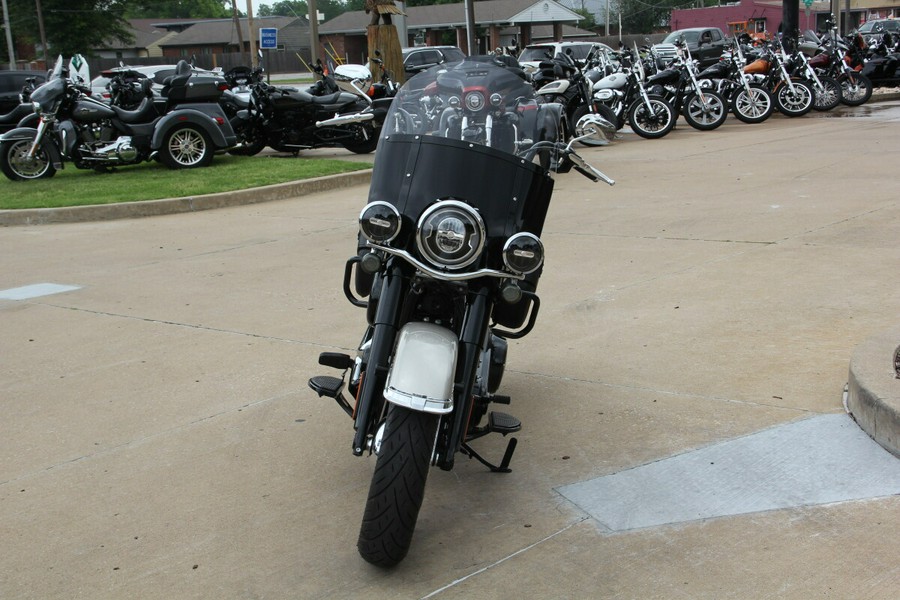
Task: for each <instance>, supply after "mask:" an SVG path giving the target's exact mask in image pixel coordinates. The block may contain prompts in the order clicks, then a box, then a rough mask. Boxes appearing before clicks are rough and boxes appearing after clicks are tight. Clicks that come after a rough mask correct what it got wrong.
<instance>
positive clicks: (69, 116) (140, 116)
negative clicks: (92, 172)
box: [0, 57, 235, 180]
mask: <svg viewBox="0 0 900 600" xmlns="http://www.w3.org/2000/svg"><path fill="white" fill-rule="evenodd" d="M67 75H68V72H67V69H66V68H65V67H64V64H63V60H62V57H60V58H59V59H58V60H57V61H56V66H55V67H54V70H53V72H52V74H51V76H50V77H49V79H48V81H47V83H46V84H44V85H42V86H41V87H39V88H38V89H36V90H35V91H34V92H33V93H32V94H31V100H32V102H33V104H34V106H35V110H36V111H37V114H38V115H39V122H38V125H37V128H31V127H18V128H16V129H13V130H12V131H9V132H7V133H5V134H4V135H3V136H0V170H2V171H3V174H4V175H6V176H7V177H8V178H9V179H12V180H27V179H40V178H44V177H52V176H53V175H55V174H56V171H57V170H59V169H62V168H63V164H64V161H71V162H72V163H73V164H74V165H75V167H76V168H79V169H96V170H105V169H108V168H110V167H116V166H120V165H129V164H136V163H140V162H143V161H147V160H151V159H154V158H158V159H159V160H160V161H161V162H162V163H163V164H164V165H166V166H167V167H169V168H171V169H189V168H194V167H204V166H207V165H209V163H210V162H211V161H212V159H213V153H214V152H215V151H217V150H221V149H224V148H228V147H230V146H232V145H233V144H234V141H235V136H234V133H233V132H232V130H231V127H230V126H229V124H228V120H227V119H226V118H225V114H224V113H223V112H222V109H221V108H220V107H219V105H218V104H216V103H215V101H216V99H217V98H218V96H219V95H220V94H221V91H222V90H223V89H224V87H225V82H224V81H223V80H221V79H220V78H216V77H198V78H196V79H194V78H193V77H192V74H191V70H190V65H189V64H188V63H187V62H185V61H181V62H180V63H179V64H178V65H177V67H176V70H175V75H174V76H173V77H172V78H171V79H170V80H169V82H168V84H167V85H166V86H165V88H164V92H163V93H164V96H163V97H161V98H155V97H153V95H152V93H151V92H150V86H149V80H145V84H144V92H145V97H144V100H143V101H142V103H141V105H140V106H139V107H138V108H137V110H134V111H128V110H124V109H122V108H120V107H118V106H110V105H107V104H105V103H104V102H101V101H99V100H97V99H95V98H92V97H91V96H90V88H87V87H85V86H84V85H81V84H78V83H75V82H74V81H72V80H70V79H68V77H67Z"/></svg>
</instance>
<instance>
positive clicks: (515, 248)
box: [503, 232, 544, 275]
mask: <svg viewBox="0 0 900 600" xmlns="http://www.w3.org/2000/svg"><path fill="white" fill-rule="evenodd" d="M503 262H504V264H506V267H507V268H508V269H509V270H510V271H512V272H513V273H519V274H521V275H528V274H529V273H534V272H535V271H537V270H538V269H539V268H540V267H541V265H542V264H543V262H544V244H542V243H541V240H540V238H539V237H538V236H536V235H534V234H533V233H528V232H522V233H517V234H516V235H514V236H512V237H511V238H509V239H508V240H506V244H505V245H504V246H503Z"/></svg>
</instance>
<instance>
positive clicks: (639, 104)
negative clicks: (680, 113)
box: [628, 94, 677, 139]
mask: <svg viewBox="0 0 900 600" xmlns="http://www.w3.org/2000/svg"><path fill="white" fill-rule="evenodd" d="M649 99H650V102H651V103H652V104H653V105H655V106H660V105H663V106H665V108H666V109H667V110H668V111H669V122H668V123H667V124H666V126H665V127H663V128H662V129H660V130H659V131H652V132H649V131H644V130H642V129H641V128H640V127H638V126H637V121H636V114H637V112H638V111H639V110H641V109H642V108H643V107H644V100H643V99H642V98H641V97H640V96H638V98H637V99H635V101H634V102H633V103H632V105H631V106H629V107H628V124H629V125H630V126H631V130H632V131H634V133H635V134H637V135H639V136H641V137H643V138H647V139H658V138H661V137H665V136H666V135H667V134H668V133H669V132H670V131H672V129H673V128H674V127H675V118H676V116H677V115H676V114H675V109H674V108H672V105H671V104H669V103H668V102H666V100H665V99H664V98H662V97H661V96H657V95H655V94H650V96H649Z"/></svg>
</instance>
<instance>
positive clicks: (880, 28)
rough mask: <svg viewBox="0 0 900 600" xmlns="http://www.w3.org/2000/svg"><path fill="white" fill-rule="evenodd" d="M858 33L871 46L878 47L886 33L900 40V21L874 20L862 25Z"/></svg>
mask: <svg viewBox="0 0 900 600" xmlns="http://www.w3.org/2000/svg"><path fill="white" fill-rule="evenodd" d="M858 31H859V33H861V34H862V36H863V39H865V40H866V43H867V44H868V45H869V46H877V45H878V44H879V43H880V42H881V37H882V36H883V35H884V34H885V33H890V34H891V37H893V38H894V39H895V40H896V39H898V38H900V19H872V20H871V21H866V22H865V23H863V24H862V25H860V26H859V30H858Z"/></svg>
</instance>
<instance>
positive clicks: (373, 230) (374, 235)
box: [359, 201, 400, 244]
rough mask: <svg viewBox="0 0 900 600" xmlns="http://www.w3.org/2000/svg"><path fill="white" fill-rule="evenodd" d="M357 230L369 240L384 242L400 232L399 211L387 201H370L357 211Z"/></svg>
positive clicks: (378, 242) (377, 242)
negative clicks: (359, 211)
mask: <svg viewBox="0 0 900 600" xmlns="http://www.w3.org/2000/svg"><path fill="white" fill-rule="evenodd" d="M359 230H360V232H362V234H363V236H365V238H366V239H367V240H369V241H370V242H374V243H376V244H386V243H388V242H390V241H391V240H393V239H394V238H395V237H397V234H398V233H400V213H399V212H398V211H397V209H396V207H394V206H393V205H392V204H388V203H387V202H382V201H378V202H372V203H370V204H367V205H366V206H365V207H364V208H363V209H362V212H361V213H359Z"/></svg>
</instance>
